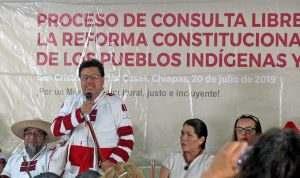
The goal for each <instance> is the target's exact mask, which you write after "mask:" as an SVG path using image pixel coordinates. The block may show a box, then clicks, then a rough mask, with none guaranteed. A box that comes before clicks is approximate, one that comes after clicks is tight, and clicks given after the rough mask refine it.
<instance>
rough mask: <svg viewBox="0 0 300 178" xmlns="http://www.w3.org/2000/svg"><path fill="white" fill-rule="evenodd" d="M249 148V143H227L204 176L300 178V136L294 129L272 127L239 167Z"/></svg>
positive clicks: (207, 177) (217, 177)
mask: <svg viewBox="0 0 300 178" xmlns="http://www.w3.org/2000/svg"><path fill="white" fill-rule="evenodd" d="M246 147H247V143H245V142H231V143H226V144H225V145H224V146H223V147H222V148H221V149H220V150H219V151H218V153H217V155H216V157H215V159H214V161H213V163H212V165H211V166H210V168H209V169H208V170H207V171H206V172H205V173H204V174H203V175H202V176H201V178H253V177H255V178H259V177H263V178H275V177H276V178H298V177H299V169H300V158H299V155H300V135H299V134H297V133H296V132H294V131H293V130H281V129H279V128H272V129H269V130H268V131H266V132H265V133H264V134H263V135H262V136H261V137H260V138H259V139H258V141H257V142H256V143H255V144H254V145H253V148H252V149H251V150H250V151H249V152H248V157H247V158H246V159H245V160H244V162H243V163H242V164H241V165H240V166H238V164H237V163H238V160H239V159H240V158H241V157H243V156H242V153H243V152H244V151H245V150H246ZM198 177H199V176H198Z"/></svg>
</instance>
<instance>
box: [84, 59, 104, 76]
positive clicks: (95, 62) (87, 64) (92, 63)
mask: <svg viewBox="0 0 300 178" xmlns="http://www.w3.org/2000/svg"><path fill="white" fill-rule="evenodd" d="M88 67H97V68H98V70H99V73H100V75H101V76H102V77H104V75H105V73H104V67H103V64H102V63H101V62H100V61H99V60H97V59H91V60H86V61H83V62H82V63H81V64H80V66H79V77H81V71H82V69H84V68H88Z"/></svg>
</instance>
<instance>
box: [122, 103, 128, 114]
mask: <svg viewBox="0 0 300 178" xmlns="http://www.w3.org/2000/svg"><path fill="white" fill-rule="evenodd" d="M122 111H123V112H124V111H127V108H126V105H125V104H122Z"/></svg>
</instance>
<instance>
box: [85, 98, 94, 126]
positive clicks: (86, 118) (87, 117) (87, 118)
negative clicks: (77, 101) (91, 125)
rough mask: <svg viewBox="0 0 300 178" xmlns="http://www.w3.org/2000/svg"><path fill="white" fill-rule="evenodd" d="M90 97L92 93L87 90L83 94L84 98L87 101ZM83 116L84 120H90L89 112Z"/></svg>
mask: <svg viewBox="0 0 300 178" xmlns="http://www.w3.org/2000/svg"><path fill="white" fill-rule="evenodd" d="M92 97H93V94H92V93H91V92H87V93H86V94H85V98H86V100H87V101H91V100H92ZM84 118H85V120H88V121H90V120H91V119H90V115H89V114H85V115H84Z"/></svg>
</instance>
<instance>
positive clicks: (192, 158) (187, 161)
mask: <svg viewBox="0 0 300 178" xmlns="http://www.w3.org/2000/svg"><path fill="white" fill-rule="evenodd" d="M202 152H203V150H202V149H201V150H200V151H199V152H198V153H197V154H196V155H195V156H192V157H191V158H188V156H187V154H188V153H187V152H184V153H183V157H184V160H185V162H186V163H187V164H188V165H190V164H191V163H192V162H193V161H194V159H195V158H197V157H198V156H199V155H201V154H202ZM190 155H192V154H190Z"/></svg>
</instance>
